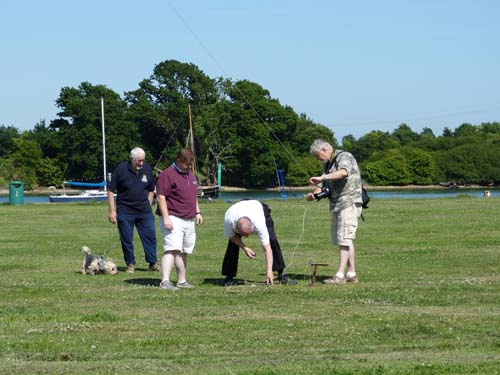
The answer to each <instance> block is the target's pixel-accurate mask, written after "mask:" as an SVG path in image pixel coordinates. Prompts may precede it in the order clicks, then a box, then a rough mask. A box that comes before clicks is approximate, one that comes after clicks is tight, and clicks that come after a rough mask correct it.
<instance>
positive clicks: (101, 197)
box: [49, 98, 108, 203]
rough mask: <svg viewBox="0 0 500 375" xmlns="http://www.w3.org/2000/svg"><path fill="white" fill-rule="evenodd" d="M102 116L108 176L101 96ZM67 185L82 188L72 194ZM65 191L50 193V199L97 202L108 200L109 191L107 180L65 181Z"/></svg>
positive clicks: (102, 110)
mask: <svg viewBox="0 0 500 375" xmlns="http://www.w3.org/2000/svg"><path fill="white" fill-rule="evenodd" d="M101 118H102V165H103V173H104V175H103V176H104V178H106V176H107V174H106V135H105V131H104V99H103V98H101ZM66 186H69V187H75V188H79V189H81V190H80V191H79V192H78V190H77V192H76V193H74V194H71V193H67V192H66ZM63 188H64V191H63V193H62V194H58V195H49V201H50V202H54V203H63V202H95V201H107V200H108V192H107V190H106V181H102V182H97V183H93V182H77V181H65V182H64V183H63ZM82 189H83V190H82Z"/></svg>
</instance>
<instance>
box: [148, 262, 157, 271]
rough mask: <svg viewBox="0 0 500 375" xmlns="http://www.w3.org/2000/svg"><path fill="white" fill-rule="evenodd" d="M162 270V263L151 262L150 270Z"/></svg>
mask: <svg viewBox="0 0 500 375" xmlns="http://www.w3.org/2000/svg"><path fill="white" fill-rule="evenodd" d="M159 270H160V265H159V264H158V262H156V263H151V264H150V265H149V267H148V271H155V272H156V271H159Z"/></svg>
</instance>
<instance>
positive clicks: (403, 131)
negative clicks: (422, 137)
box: [392, 124, 419, 146]
mask: <svg viewBox="0 0 500 375" xmlns="http://www.w3.org/2000/svg"><path fill="white" fill-rule="evenodd" d="M392 137H393V138H394V139H396V141H397V142H398V143H399V144H400V145H401V146H406V145H410V144H412V143H414V142H416V141H418V139H419V135H418V134H417V133H415V132H414V131H413V130H411V128H410V127H409V126H408V125H406V124H401V125H399V126H398V127H397V128H396V130H394V131H393V132H392Z"/></svg>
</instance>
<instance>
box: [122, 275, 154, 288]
mask: <svg viewBox="0 0 500 375" xmlns="http://www.w3.org/2000/svg"><path fill="white" fill-rule="evenodd" d="M123 282H124V283H126V284H133V285H143V286H158V287H159V286H160V282H161V279H160V278H153V277H140V278H136V279H127V280H123Z"/></svg>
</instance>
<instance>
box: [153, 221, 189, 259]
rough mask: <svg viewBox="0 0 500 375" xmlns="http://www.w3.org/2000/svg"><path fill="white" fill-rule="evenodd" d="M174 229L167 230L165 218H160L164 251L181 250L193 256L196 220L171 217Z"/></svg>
mask: <svg viewBox="0 0 500 375" xmlns="http://www.w3.org/2000/svg"><path fill="white" fill-rule="evenodd" d="M170 220H171V221H172V225H173V229H172V230H171V231H170V230H168V229H165V225H164V224H163V217H161V216H160V231H161V235H162V237H163V251H164V252H165V251H171V250H179V251H180V252H182V253H185V254H191V253H192V252H193V249H194V244H195V242H196V231H195V223H194V219H181V218H179V217H176V216H172V215H170Z"/></svg>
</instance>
